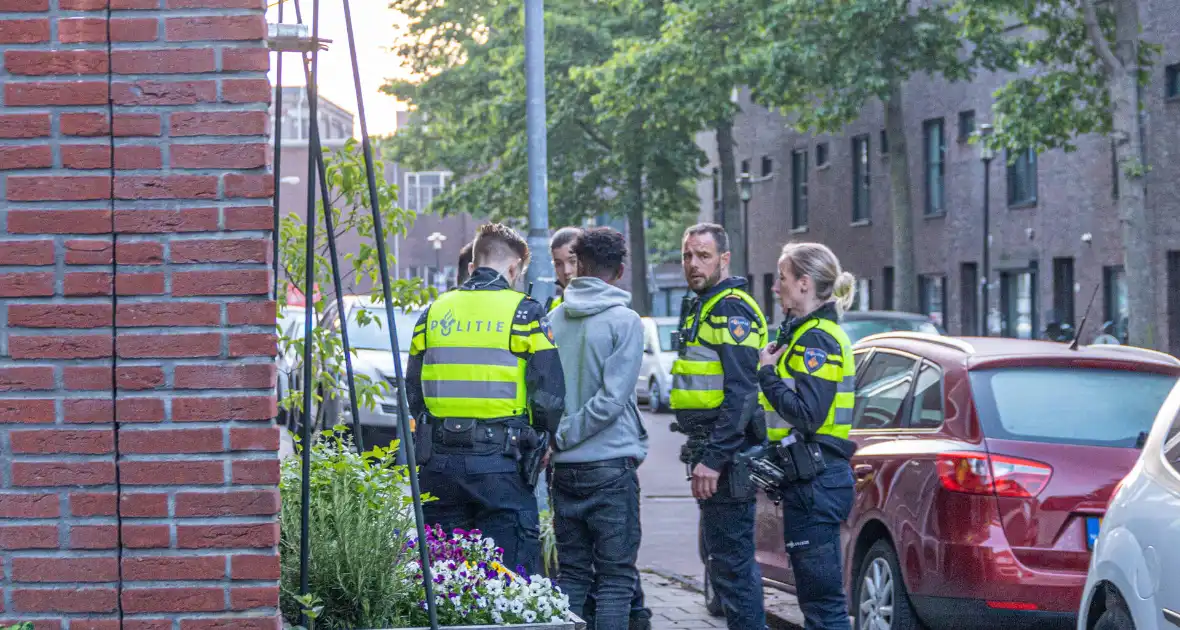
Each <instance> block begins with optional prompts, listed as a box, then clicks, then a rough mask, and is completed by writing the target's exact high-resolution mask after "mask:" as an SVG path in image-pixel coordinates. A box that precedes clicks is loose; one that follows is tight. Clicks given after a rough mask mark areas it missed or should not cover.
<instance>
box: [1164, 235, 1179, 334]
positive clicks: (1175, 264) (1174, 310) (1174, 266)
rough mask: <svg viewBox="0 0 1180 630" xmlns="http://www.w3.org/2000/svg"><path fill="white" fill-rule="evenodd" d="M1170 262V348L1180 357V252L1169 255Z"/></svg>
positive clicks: (1171, 252) (1176, 251)
mask: <svg viewBox="0 0 1180 630" xmlns="http://www.w3.org/2000/svg"><path fill="white" fill-rule="evenodd" d="M1167 260H1168V278H1167V285H1166V286H1167V290H1168V328H1167V330H1168V348H1169V351H1170V352H1171V354H1172V356H1177V357H1180V250H1172V251H1170V252H1168V254H1167Z"/></svg>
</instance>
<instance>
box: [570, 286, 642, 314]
mask: <svg viewBox="0 0 1180 630" xmlns="http://www.w3.org/2000/svg"><path fill="white" fill-rule="evenodd" d="M630 305H631V294H630V293H628V292H626V291H624V290H622V289H620V288H618V287H616V286H612V285H610V284H607V283H606V282H605V281H603V280H600V279H598V278H574V279H573V280H571V281H570V284H569V286H568V287H566V288H565V292H564V293H563V294H562V303H561V307H562V308H564V309H565V313H566V315H567V316H568V317H572V318H574V319H581V318H583V317H589V316H591V315H597V314H598V313H601V312H603V311H605V310H606V309H608V308H612V307H615V306H630Z"/></svg>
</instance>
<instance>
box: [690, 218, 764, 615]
mask: <svg viewBox="0 0 1180 630" xmlns="http://www.w3.org/2000/svg"><path fill="white" fill-rule="evenodd" d="M682 255H683V265H684V275H685V278H686V279H687V280H688V286H689V288H690V289H691V290H692V291H693V292H694V293H696V298H695V299H693V300H692V301H691V303H689V304H685V305H684V306H683V307H682V312H681V314H680V321H681V325H680V331H679V341H680V343H679V348H678V353H679V356H678V358H677V359H676V361H675V363H674V364H673V366H672V392H671V404H672V409H673V410H675V411H676V426H675V427H674V428H675V429H676V430H678V431H680V432H682V433H685V434H686V435H688V440H687V443H686V445H685V448H684V449H683V450H682V451H681V461H684V462H685V464H686V466H687V467H689V470H690V479H691V481H692V494H693V497H695V498H696V499H697V501H698V502H699V505H700V509H701V533H702V537H703V540H702V542H703V545H704V550H705V553H706V556H707V561H708V564H707V566H706V569H705V570H706V572H707V577H708V578H709V581H710V583H711V584H712V586H713V588H714V590H715V591H716V593H717V595H718V597H719V598H720V600H721V604H722V607H723V609H724V611H725V619H726V623H727V625H728V626H729V628H730V630H761V629H762V628H763V627H765V625H766V613H765V610H764V608H763V603H762V574H761V571H760V569H759V568H758V563H757V562H755V560H754V512H755V502H754V500H755V490H754V487H753V485H752V484H751V483H750V481H749V478H748V477H747V476H746V475H743V474H733V463H734V457H735V455H736V454H737V453H738V452H739V451H741V450H743V449H746V448H749V447H751V446H757V445H759V444H761V443H762V442H763V440H764V437H765V436H764V431H760V430H759V426H758V425H759V423H751V422H748V419H749V418H748V414H743V410H744V409H745V407H746V406H747V403H748V402H749V401H751V400H752V399H753V398H754V397H756V396H757V392H758V381H757V378H756V372H757V369H758V351H759V349H760V348H762V346H763V345H765V342H766V334H767V332H766V320H765V318H764V317H763V315H762V311H761V309H759V308H758V303H757V302H755V301H754V299H753V298H752V297H750V295H749V294H748V293H747V292H746V280H745V278H740V277H730V275H729V257H730V251H729V239H728V237H727V235H726V233H725V229H724V228H722V227H721V226H720V225H716V224H712V223H702V224H698V225H694V226H692V227H690V228H688V230H686V231H685V233H684V241H683V246H682ZM758 415H759V416H760V415H761V414H758ZM758 420H760V418H758Z"/></svg>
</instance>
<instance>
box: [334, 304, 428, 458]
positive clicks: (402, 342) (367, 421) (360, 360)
mask: <svg viewBox="0 0 1180 630" xmlns="http://www.w3.org/2000/svg"><path fill="white" fill-rule="evenodd" d="M344 308H345V310H346V311H347V312H348V316H347V318H346V319H345V325H346V326H347V330H348V341H349V344H350V345H351V346H352V348H353V349H354V350H355V351H356V352H355V354H354V355H353V358H352V369H353V373H354V374H363V375H365V376H367V377H369V378H370V379H371V380H372V381H373V382H381V381H384V382H385V383H387V384H388V387H389V389H388V390H387V391H388V393H387V395H386V396H383V397H378V398H377V400H376V404H375V406H374V407H373V408H372V409H370V408H367V407H365V406H364V405H362V406H361V407H362V408H361V409H360V412H359V421H360V425H361V436H362V438H363V441H364V444H365V447H366V448H368V447H370V446H388V445H389V443H390V442H392V441H393V440H395V439H398V435H399V431H398V416H397V414H398V409H397V405H398V400H397V396H399V395H402V393H401V392H400V391H399V390H398V387H397V376H396V370H395V367H394V363H393V362H394V360H395V359H394V357H393V351H392V348H391V347H390V345H389V322H388V319H387V315H386V312H385V307H384V305H382V304H380V303H378V304H376V305H374V304H372V303H370V301H369V298H368V297H367V296H346V297H345V298H344ZM328 310H329V320H328V321H329V322H331V325H332V326H339V325H340V324H341V322H340V320H339V318H336V317H334V316H333V314H334V312H335V305H332V306H331V307H330V308H329V309H328ZM422 310H423V309H422V308H415V309H401V308H395V309H394V323H395V324H396V328H397V345H398V351H399V352H398V355H399V356H398V359H397V360H399V361H400V362H401V368H402V374H403V375H404V374H405V369H406V364H407V363H408V362H409V358H410V341H411V339H412V338H413V336H414V326H415V325H416V324H417V323H418V318H419V317H421V315H422ZM359 311H364V312H365V314H366V315H367V320H366V324H365V325H361V324H360V322H359V321H358V312H359ZM338 380H339V382H340V384H341V386H342V387H343V386H346V385H347V381H346V380H345V375H344V374H340V375H339V379H338ZM337 396H338V398H339V403H340V405H341V410H342V413H341V419H342V421H343V422H346V423H347V422H352V408H351V404H350V402H349V399H348V392H347V391H341V392H340V393H338V394H337ZM410 430H411V431H412V430H413V418H411V419H410Z"/></svg>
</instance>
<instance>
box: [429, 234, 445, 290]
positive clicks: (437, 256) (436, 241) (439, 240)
mask: <svg viewBox="0 0 1180 630" xmlns="http://www.w3.org/2000/svg"><path fill="white" fill-rule="evenodd" d="M426 240H428V241H430V244H431V245H432V246H433V247H434V273H435V281H434V284H435V285H437V286H438V288H439V290H442V289H443V288H444V286H443V283H445V282H446V280H445V279H443V277H442V276H443V272H442V246H443V241H445V240H447V235H446V234H443V233H442V232H435V233H433V234H431V235H430V236H427V237H426Z"/></svg>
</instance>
